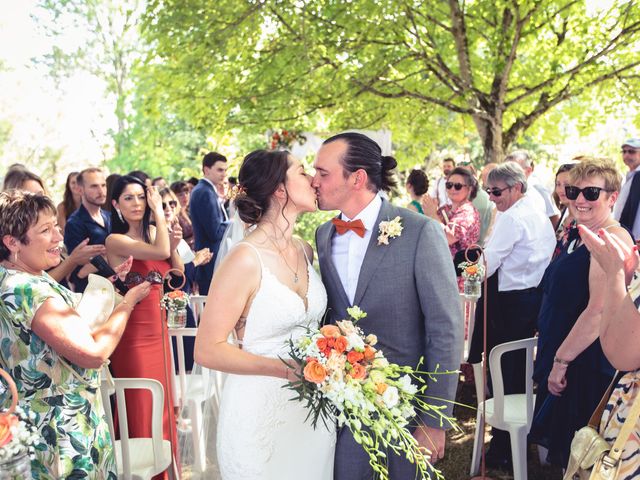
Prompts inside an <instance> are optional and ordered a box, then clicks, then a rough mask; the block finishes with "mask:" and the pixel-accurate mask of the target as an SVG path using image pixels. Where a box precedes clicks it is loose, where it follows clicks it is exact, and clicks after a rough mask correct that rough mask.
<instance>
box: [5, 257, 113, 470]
mask: <svg viewBox="0 0 640 480" xmlns="http://www.w3.org/2000/svg"><path fill="white" fill-rule="evenodd" d="M0 297H1V300H2V302H1V303H0V366H1V367H2V368H3V369H5V370H7V371H8V372H9V374H10V375H11V376H12V377H13V379H14V380H15V382H16V385H17V387H18V392H19V395H20V400H19V405H20V406H21V407H22V408H23V409H24V410H25V411H26V412H33V414H34V415H35V420H34V423H35V425H36V427H37V428H38V432H39V434H40V441H39V443H38V444H36V447H35V448H36V454H35V457H34V458H33V459H32V461H31V470H32V476H33V478H34V479H58V478H65V479H79V478H90V479H116V478H117V475H116V466H115V459H114V456H113V447H112V442H111V436H110V435H109V429H108V426H107V423H106V421H105V416H104V409H103V406H102V402H101V400H100V395H99V394H98V387H99V383H100V380H99V370H93V369H84V368H80V367H77V366H72V365H71V364H70V363H69V362H67V361H66V360H64V359H63V358H62V357H60V356H59V355H58V354H57V353H56V352H55V351H54V350H53V349H52V348H51V347H50V346H49V345H47V344H46V343H45V342H44V341H43V340H42V339H41V338H40V337H38V336H37V335H36V334H35V333H34V332H33V331H32V330H31V321H32V320H33V317H34V314H35V312H36V311H37V310H38V308H40V306H41V305H42V304H43V303H44V301H45V300H47V299H48V298H51V297H59V298H61V299H62V300H64V302H65V303H66V304H67V305H69V306H70V307H74V306H75V297H74V294H73V293H72V292H70V291H69V290H67V289H66V288H64V287H62V286H61V285H59V284H58V283H56V281H55V280H53V279H52V278H51V277H50V276H49V275H47V274H46V273H44V274H43V275H42V276H35V275H30V274H27V273H23V272H18V271H15V270H8V269H6V268H4V267H2V266H0ZM7 395H8V394H7V393H5V394H4V395H0V406H2V407H7V406H8V404H9V402H10V399H9V398H7Z"/></svg>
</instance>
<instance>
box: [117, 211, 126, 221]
mask: <svg viewBox="0 0 640 480" xmlns="http://www.w3.org/2000/svg"><path fill="white" fill-rule="evenodd" d="M116 213H117V214H118V218H119V219H120V221H121V222H122V223H124V218H123V217H122V212H121V211H120V209H118V208H116Z"/></svg>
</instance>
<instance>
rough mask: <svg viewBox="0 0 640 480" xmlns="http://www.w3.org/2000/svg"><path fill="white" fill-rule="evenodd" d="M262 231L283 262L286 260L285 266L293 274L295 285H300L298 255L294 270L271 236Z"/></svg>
mask: <svg viewBox="0 0 640 480" xmlns="http://www.w3.org/2000/svg"><path fill="white" fill-rule="evenodd" d="M262 231H263V232H264V234H265V235H266V237H267V238H268V239H269V241H270V242H271V244H272V245H273V246H274V248H275V249H276V251H277V252H278V254H279V255H280V257H281V258H282V260H284V264H285V265H286V266H287V268H288V269H289V270H290V271H291V273H292V274H293V283H298V280H299V278H298V267H299V266H300V265H299V264H300V262H299V261H298V253H297V252H296V269H295V270H294V269H293V268H291V265H289V262H287V258H286V257H285V256H284V254H283V253H282V250H280V248H278V244H277V243H276V242H275V241H274V240H273V238H271V237H270V236H269V235H267V232H265V231H264V229H263V230H262Z"/></svg>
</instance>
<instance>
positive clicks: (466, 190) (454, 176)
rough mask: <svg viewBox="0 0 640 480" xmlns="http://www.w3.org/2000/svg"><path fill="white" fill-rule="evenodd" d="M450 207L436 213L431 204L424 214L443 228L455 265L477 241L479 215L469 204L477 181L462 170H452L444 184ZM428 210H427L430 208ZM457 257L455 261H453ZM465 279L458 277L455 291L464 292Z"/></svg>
mask: <svg viewBox="0 0 640 480" xmlns="http://www.w3.org/2000/svg"><path fill="white" fill-rule="evenodd" d="M445 186H446V188H447V196H448V197H449V199H450V200H451V205H445V206H444V207H442V208H441V209H438V210H436V209H435V206H434V205H433V204H427V205H425V204H424V203H423V206H424V207H426V210H425V214H426V215H428V216H430V217H432V218H434V219H436V220H438V221H440V222H442V223H443V224H444V233H445V235H446V237H447V241H448V242H449V250H451V257H453V258H454V263H456V264H458V263H459V261H458V260H460V261H463V260H464V256H463V255H464V251H465V250H466V249H467V248H468V247H470V246H471V245H473V244H475V243H478V241H479V239H480V214H479V213H478V210H477V209H476V207H474V206H473V204H472V203H471V201H472V200H473V199H474V198H476V195H477V194H478V181H477V180H476V178H475V177H474V176H473V175H472V174H471V172H469V171H468V170H467V169H465V168H460V167H458V168H455V169H453V171H452V172H451V173H450V174H449V176H448V177H447V182H446V183H445ZM429 207H430V208H429ZM456 254H457V257H456ZM463 283H464V279H463V278H462V277H461V276H459V277H458V288H459V289H460V291H461V292H462V291H463Z"/></svg>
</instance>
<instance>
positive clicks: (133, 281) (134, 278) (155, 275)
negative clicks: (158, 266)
mask: <svg viewBox="0 0 640 480" xmlns="http://www.w3.org/2000/svg"><path fill="white" fill-rule="evenodd" d="M145 280H146V281H147V282H149V283H151V284H154V283H155V284H157V285H162V274H161V273H160V272H158V271H157V270H151V271H150V272H149V273H147V276H146V277H145V276H143V275H142V274H140V273H138V272H129V273H127V276H126V277H125V279H124V284H125V285H126V286H127V287H135V286H136V285H140V284H141V283H142V282H144V281H145Z"/></svg>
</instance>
